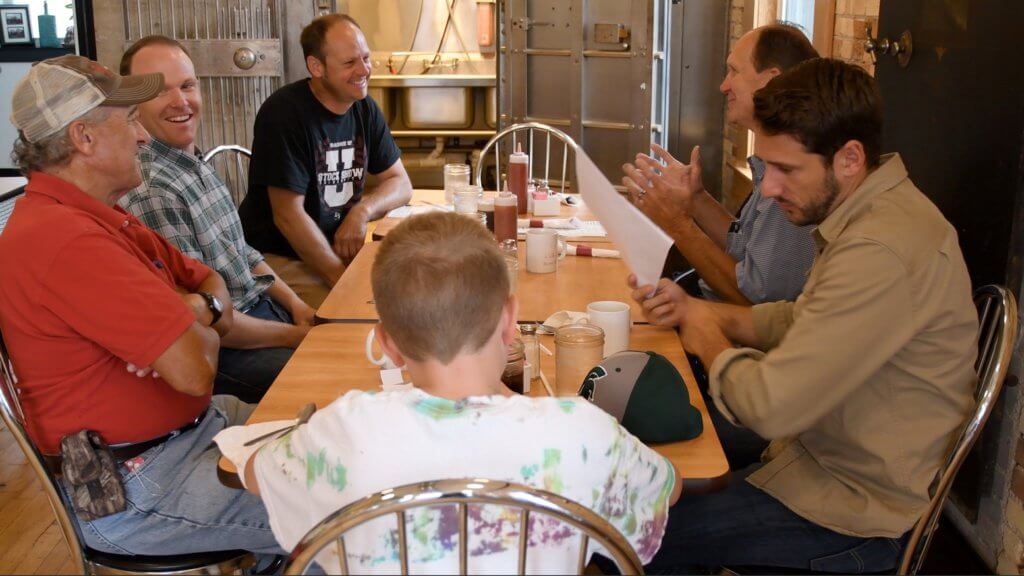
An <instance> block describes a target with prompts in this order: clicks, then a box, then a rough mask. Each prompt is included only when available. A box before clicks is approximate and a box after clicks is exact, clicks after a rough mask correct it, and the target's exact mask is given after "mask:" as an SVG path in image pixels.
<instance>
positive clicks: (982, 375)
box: [897, 284, 1017, 575]
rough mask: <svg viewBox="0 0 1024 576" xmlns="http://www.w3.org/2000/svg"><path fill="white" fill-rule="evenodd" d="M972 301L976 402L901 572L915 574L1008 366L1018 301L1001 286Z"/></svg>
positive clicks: (980, 290)
mask: <svg viewBox="0 0 1024 576" xmlns="http://www.w3.org/2000/svg"><path fill="white" fill-rule="evenodd" d="M974 304H975V306H976V307H977V308H978V320H979V324H980V330H979V332H978V357H977V359H976V360H975V362H974V369H975V371H976V372H977V373H978V387H977V391H976V392H975V399H976V401H977V407H976V408H975V411H974V414H973V415H971V418H970V420H968V421H967V423H966V424H965V425H964V428H963V430H962V431H961V432H960V436H959V438H957V441H956V444H955V445H954V447H953V451H952V452H951V453H950V455H949V457H948V458H947V459H946V462H945V464H944V465H943V467H942V468H941V469H940V470H939V474H938V482H937V484H936V485H935V492H934V495H933V496H932V499H931V501H930V502H929V503H928V508H927V510H926V511H925V513H924V514H923V515H922V516H921V519H920V520H918V522H917V524H915V525H914V529H913V531H911V533H910V539H909V540H908V541H907V544H906V546H905V547H904V550H903V557H902V558H901V560H900V566H899V571H898V572H897V574H901V575H902V574H917V572H918V570H920V569H921V564H922V563H923V562H924V558H925V555H926V554H927V553H928V547H929V545H931V541H932V536H933V534H934V532H935V525H936V523H937V522H938V520H939V516H940V514H941V513H942V505H943V503H944V502H945V501H946V496H948V494H949V488H950V486H952V485H953V479H954V478H956V473H957V471H958V470H959V469H960V465H961V464H963V462H964V459H965V458H966V457H967V454H968V453H969V452H970V451H971V448H972V447H973V446H974V443H975V442H976V441H977V440H978V436H980V435H981V430H982V428H983V427H984V426H985V422H986V421H987V420H988V417H989V415H990V414H991V413H992V407H993V406H994V405H995V402H996V399H997V398H998V397H999V391H1000V390H1001V389H1002V387H1003V380H1004V379H1005V378H1006V373H1007V371H1008V369H1009V366H1010V358H1011V356H1012V355H1013V345H1014V342H1015V340H1016V336H1017V302H1016V300H1015V299H1014V297H1013V294H1012V293H1010V291H1009V290H1007V289H1006V288H1004V287H1002V286H997V285H994V284H990V285H988V286H982V287H981V288H978V289H977V290H976V291H975V292H974Z"/></svg>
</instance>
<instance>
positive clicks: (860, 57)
mask: <svg viewBox="0 0 1024 576" xmlns="http://www.w3.org/2000/svg"><path fill="white" fill-rule="evenodd" d="M878 3H879V0H836V19H835V28H834V30H833V36H832V57H833V58H838V59H840V60H845V61H846V62H849V63H851V64H857V65H858V66H862V67H863V68H864V69H865V70H867V71H868V72H870V73H871V74H874V73H875V66H874V65H873V64H872V63H871V57H870V56H869V55H868V54H867V53H866V52H864V40H865V39H866V38H867V35H866V34H865V25H867V24H870V25H871V30H872V35H874V36H877V35H878V34H877V32H878Z"/></svg>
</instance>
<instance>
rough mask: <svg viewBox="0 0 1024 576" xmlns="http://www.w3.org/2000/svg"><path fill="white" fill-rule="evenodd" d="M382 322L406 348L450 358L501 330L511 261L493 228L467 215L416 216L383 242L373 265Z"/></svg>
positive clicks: (418, 355) (419, 355) (413, 354)
mask: <svg viewBox="0 0 1024 576" xmlns="http://www.w3.org/2000/svg"><path fill="white" fill-rule="evenodd" d="M371 277H372V283H373V298H374V300H375V302H376V305H377V312H378V313H379V314H380V321H381V323H382V324H383V325H384V328H385V330H387V333H388V334H390V335H391V337H392V338H393V339H394V341H395V344H396V345H397V346H398V349H399V350H401V352H402V354H403V355H405V356H407V357H409V358H410V359H412V360H416V361H420V362H422V361H424V360H427V359H436V360H439V361H440V362H441V363H442V364H446V365H447V364H449V363H450V362H451V361H452V359H453V358H455V356H457V355H458V354H460V353H462V352H464V351H465V352H476V351H477V350H479V349H480V347H481V346H483V345H484V343H486V342H487V340H488V339H489V338H490V337H491V335H492V334H493V333H494V329H495V327H496V326H497V324H498V320H499V318H500V317H501V312H502V309H503V307H504V305H505V303H506V302H507V300H508V295H509V279H508V273H507V272H506V268H505V261H504V258H503V257H502V255H501V253H500V252H499V251H498V248H497V245H496V244H495V241H494V236H492V235H491V234H490V233H489V232H488V231H487V229H486V228H484V226H483V225H482V224H480V223H479V222H476V221H474V220H472V219H470V218H467V217H466V216H461V215H458V214H452V213H443V212H433V213H430V214H423V215H420V216H413V217H410V218H408V219H407V220H405V221H404V222H402V223H401V224H400V225H398V226H397V227H395V229H394V230H392V231H391V232H390V233H388V235H387V236H386V237H385V239H384V241H383V242H382V243H381V247H380V251H378V252H377V259H376V260H374V262H373V271H372V276H371Z"/></svg>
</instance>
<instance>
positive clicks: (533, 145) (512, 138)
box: [473, 122, 578, 193]
mask: <svg viewBox="0 0 1024 576" xmlns="http://www.w3.org/2000/svg"><path fill="white" fill-rule="evenodd" d="M552 138H554V139H555V140H556V143H555V144H554V146H555V149H556V150H557V146H558V143H561V147H562V151H561V172H560V175H561V177H560V179H559V180H558V185H559V190H558V191H559V192H562V193H564V192H565V190H566V188H567V187H568V188H569V189H570V191H578V190H577V189H576V187H575V186H572V185H571V183H570V182H569V179H570V174H575V167H574V166H570V165H569V156H570V152H572V153H573V154H575V152H576V148H577V145H576V142H575V141H574V140H573V139H572V138H571V137H570V136H569V135H568V134H566V133H565V132H562V131H561V130H559V129H558V128H554V127H551V126H548V125H547V124H541V123H539V122H524V123H522V124H513V125H512V126H509V127H508V128H505V129H504V130H502V131H501V132H498V133H497V134H495V135H494V137H493V138H491V139H490V140H489V141H488V142H487V144H486V145H484V148H483V151H481V153H480V159H479V161H478V162H477V163H476V174H475V175H474V178H473V181H474V182H476V183H477V185H478V186H481V187H482V186H483V185H484V184H483V169H484V165H485V164H487V155H488V154H489V153H490V152H491V151H492V150H493V151H494V169H495V174H496V175H497V180H498V181H497V188H498V189H499V190H500V189H501V185H502V181H503V175H504V174H506V172H503V171H502V169H501V168H502V166H503V165H507V164H508V161H507V160H506V161H505V162H502V149H503V148H502V143H505V144H506V145H507V146H508V148H507V149H505V152H504V153H505V155H506V156H507V155H509V154H511V153H513V152H515V151H516V145H517V144H521V145H522V149H523V152H525V153H526V154H527V155H528V156H529V158H530V160H529V164H528V171H527V174H528V175H529V176H528V177H529V178H543V179H544V180H547V181H548V183H549V185H550V186H551V188H552V189H554V185H555V183H554V181H553V180H552V179H551V175H552V174H553V173H552V170H553V169H554V170H558V167H557V166H555V167H553V166H552V165H551V156H552V155H551V152H552V143H551V140H552ZM542 142H543V143H542ZM541 151H543V153H544V156H543V158H541V157H540V156H539V154H540V152H541ZM556 162H557V158H556ZM542 168H543V170H542Z"/></svg>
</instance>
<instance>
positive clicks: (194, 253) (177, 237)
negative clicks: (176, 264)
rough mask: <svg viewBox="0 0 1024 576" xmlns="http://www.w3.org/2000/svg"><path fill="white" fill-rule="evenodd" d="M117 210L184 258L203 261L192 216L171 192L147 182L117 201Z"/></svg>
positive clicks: (156, 184)
mask: <svg viewBox="0 0 1024 576" xmlns="http://www.w3.org/2000/svg"><path fill="white" fill-rule="evenodd" d="M121 206H122V207H123V208H124V209H125V210H127V211H128V212H130V213H131V214H133V215H134V216H135V217H136V218H138V219H139V220H141V221H142V223H143V224H145V225H146V226H147V227H148V228H150V229H151V230H153V231H154V232H156V233H157V234H159V235H161V236H163V237H164V238H166V239H167V240H169V241H170V242H171V243H172V244H174V245H175V246H177V247H178V249H179V250H181V252H182V253H183V254H185V255H186V256H190V257H192V258H196V259H198V260H202V259H203V251H202V248H201V246H200V243H199V239H198V238H196V235H195V232H194V230H195V226H194V224H193V221H192V214H191V213H190V212H189V209H188V206H187V205H185V203H183V202H182V201H181V199H180V198H179V197H178V195H177V194H175V193H174V192H173V191H171V190H168V189H166V188H163V187H162V186H160V185H159V184H158V183H157V182H151V183H150V184H149V186H148V187H147V186H146V185H145V184H143V185H142V186H140V187H138V188H136V189H135V190H133V191H132V192H130V193H129V194H128V195H127V196H125V197H124V198H123V199H122V200H121Z"/></svg>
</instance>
